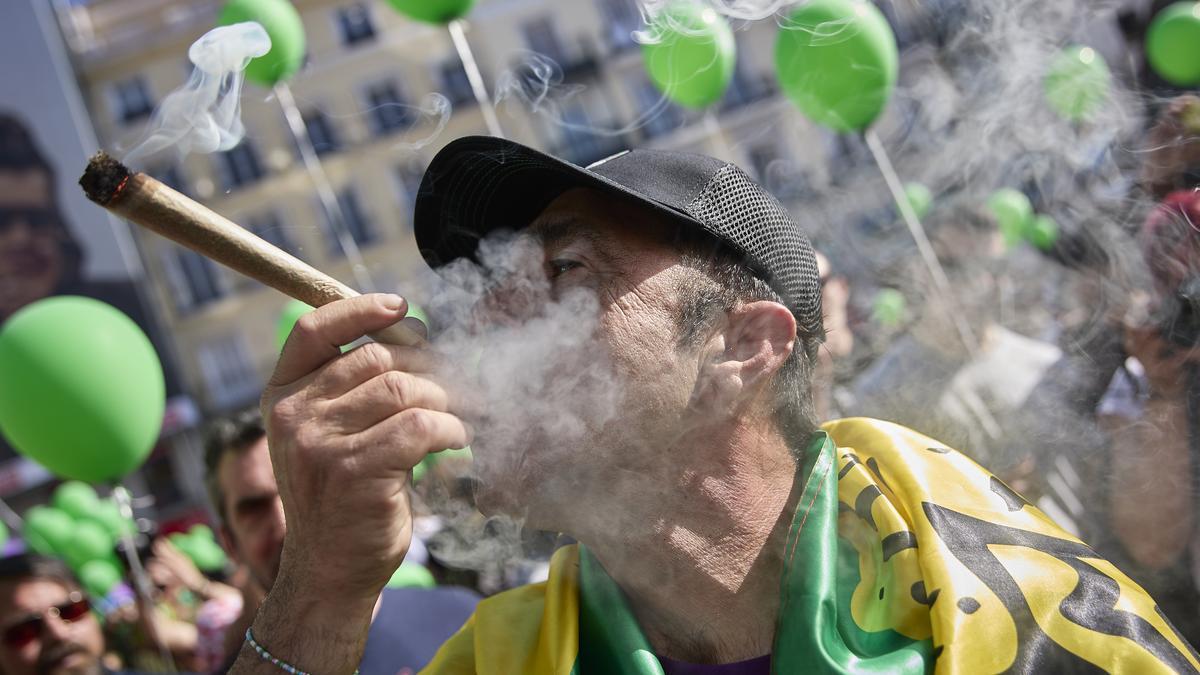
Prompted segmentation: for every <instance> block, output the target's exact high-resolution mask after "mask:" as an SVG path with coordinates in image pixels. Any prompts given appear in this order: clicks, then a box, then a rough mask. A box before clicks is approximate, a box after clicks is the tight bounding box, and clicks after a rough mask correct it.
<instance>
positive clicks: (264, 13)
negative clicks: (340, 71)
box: [217, 0, 307, 87]
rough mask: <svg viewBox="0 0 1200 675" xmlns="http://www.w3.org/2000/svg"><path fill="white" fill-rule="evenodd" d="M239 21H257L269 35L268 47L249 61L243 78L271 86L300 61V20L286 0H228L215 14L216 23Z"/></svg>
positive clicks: (297, 67)
mask: <svg viewBox="0 0 1200 675" xmlns="http://www.w3.org/2000/svg"><path fill="white" fill-rule="evenodd" d="M243 21H255V22H257V23H258V24H260V25H261V26H262V27H263V29H264V30H266V31H267V35H268V36H269V37H270V38H271V51H269V52H267V53H266V54H263V55H262V56H260V57H258V58H256V59H252V60H251V61H250V63H249V65H247V66H246V79H248V80H250V81H251V82H255V83H257V84H260V85H262V86H264V87H273V86H275V84H276V83H277V82H280V81H281V80H286V79H288V78H290V77H291V76H292V75H295V74H296V71H298V70H300V66H302V65H304V53H305V49H306V48H307V47H306V40H305V37H304V22H303V21H301V20H300V14H299V12H297V11H296V8H295V7H294V6H292V3H290V2H288V0H231V2H230V3H229V4H227V5H225V8H224V9H222V10H221V14H220V16H218V17H217V25H218V26H229V25H232V24H235V23H242V22H243Z"/></svg>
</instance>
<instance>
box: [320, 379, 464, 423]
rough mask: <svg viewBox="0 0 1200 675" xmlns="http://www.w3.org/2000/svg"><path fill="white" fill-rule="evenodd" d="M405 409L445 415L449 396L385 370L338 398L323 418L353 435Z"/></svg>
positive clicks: (420, 381) (436, 386) (437, 387)
mask: <svg viewBox="0 0 1200 675" xmlns="http://www.w3.org/2000/svg"><path fill="white" fill-rule="evenodd" d="M408 408H422V409H425V410H431V411H435V412H448V411H449V410H450V395H449V394H448V393H447V392H446V390H445V389H443V388H442V387H441V385H439V384H437V383H436V382H434V381H432V380H429V379H427V378H425V377H421V376H419V375H413V374H411V373H403V372H400V371H397V370H389V371H386V372H383V373H381V374H379V375H376V376H375V377H373V378H371V379H370V380H367V381H366V382H364V383H362V384H360V385H359V386H357V387H355V388H354V389H353V390H351V391H350V392H349V393H347V394H346V395H344V396H341V397H339V398H338V399H337V400H336V401H334V402H333V403H332V404H331V405H330V406H329V408H328V412H327V413H326V415H328V417H329V418H330V421H331V422H334V423H336V424H337V425H338V426H340V427H341V428H342V429H343V430H344V432H345V433H349V434H353V433H357V432H359V431H362V430H363V429H368V428H370V427H373V426H375V425H376V424H378V423H380V422H382V421H383V420H386V419H387V418H389V417H391V416H392V415H395V414H396V413H398V412H400V411H402V410H406V409H408Z"/></svg>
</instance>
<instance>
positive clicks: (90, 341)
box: [0, 296, 165, 483]
mask: <svg viewBox="0 0 1200 675" xmlns="http://www.w3.org/2000/svg"><path fill="white" fill-rule="evenodd" d="M164 405H165V396H164V386H163V373H162V366H161V365H160V364H159V362H158V355H157V354H155V353H154V347H153V346H151V344H150V340H149V339H148V338H147V337H146V335H145V333H143V332H142V330H141V329H140V328H138V326H137V324H135V323H134V322H133V320H132V319H130V318H129V317H127V316H125V315H124V314H122V313H121V312H120V311H118V310H117V309H115V308H113V307H110V306H109V305H106V304H104V303H102V302H100V301H98V300H92V299H90V298H81V297H75V296H58V297H53V298H48V299H46V300H40V301H38V302H35V303H33V304H32V305H29V306H27V307H25V308H24V309H22V310H21V311H19V312H17V313H16V314H14V315H13V316H12V317H11V318H9V320H8V322H7V323H5V324H4V326H3V328H0V429H3V431H4V435H5V436H6V437H7V438H8V440H9V442H10V443H11V444H12V446H13V447H14V448H16V450H17V452H20V453H21V454H23V455H25V456H26V457H29V458H30V459H32V460H34V461H36V462H38V463H39V464H41V465H42V466H44V467H46V468H47V469H49V470H50V471H51V472H52V473H54V474H56V475H58V476H62V477H64V478H74V479H76V480H82V481H88V482H93V483H95V482H101V481H107V480H112V479H115V478H120V477H121V476H124V475H125V474H127V473H129V472H130V471H132V470H134V469H136V468H137V467H138V466H140V465H141V463H142V462H143V461H144V460H145V459H146V456H147V455H148V454H150V450H151V449H152V448H153V447H154V443H155V441H156V440H157V439H158V434H159V430H160V429H161V427H162V416H163V408H164Z"/></svg>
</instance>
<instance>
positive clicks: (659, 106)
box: [634, 77, 683, 139]
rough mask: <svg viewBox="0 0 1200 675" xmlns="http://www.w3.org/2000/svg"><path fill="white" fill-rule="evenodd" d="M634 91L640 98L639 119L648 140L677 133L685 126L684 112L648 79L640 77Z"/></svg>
mask: <svg viewBox="0 0 1200 675" xmlns="http://www.w3.org/2000/svg"><path fill="white" fill-rule="evenodd" d="M634 91H636V92H637V98H638V108H639V112H638V118H639V119H641V120H642V122H643V125H642V133H643V134H645V135H646V138H647V139H650V138H657V137H659V136H662V135H664V134H669V133H671V132H672V131H675V130H676V129H678V128H679V127H680V126H681V125H682V124H683V110H682V109H680V107H679V106H678V105H676V104H675V103H674V102H673V101H671V100H670V99H668V98H667V97H666V96H664V95H663V93H662V92H661V91H659V90H658V87H656V86H654V83H653V82H651V81H650V80H649V79H647V78H646V77H640V78H639V82H638V83H637V85H636V88H635V89H634Z"/></svg>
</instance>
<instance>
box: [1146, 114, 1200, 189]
mask: <svg viewBox="0 0 1200 675" xmlns="http://www.w3.org/2000/svg"><path fill="white" fill-rule="evenodd" d="M1145 153H1146V156H1145V157H1144V160H1143V162H1142V185H1143V186H1144V187H1145V188H1146V189H1147V190H1148V191H1149V192H1150V193H1151V194H1152V195H1153V196H1155V197H1156V198H1162V197H1163V196H1165V195H1166V194H1167V193H1168V192H1170V191H1171V190H1174V189H1177V188H1180V187H1185V186H1183V185H1179V184H1178V180H1179V178H1180V176H1181V175H1182V174H1183V173H1184V172H1185V171H1187V170H1188V169H1189V168H1194V167H1197V166H1200V97H1197V96H1193V95H1188V96H1180V97H1178V98H1176V99H1174V100H1172V101H1171V102H1170V103H1169V104H1168V105H1167V107H1166V109H1164V110H1163V112H1162V115H1160V116H1159V119H1158V122H1157V123H1156V124H1155V125H1154V127H1153V128H1152V129H1150V132H1149V134H1148V135H1147V138H1146V147H1145Z"/></svg>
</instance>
